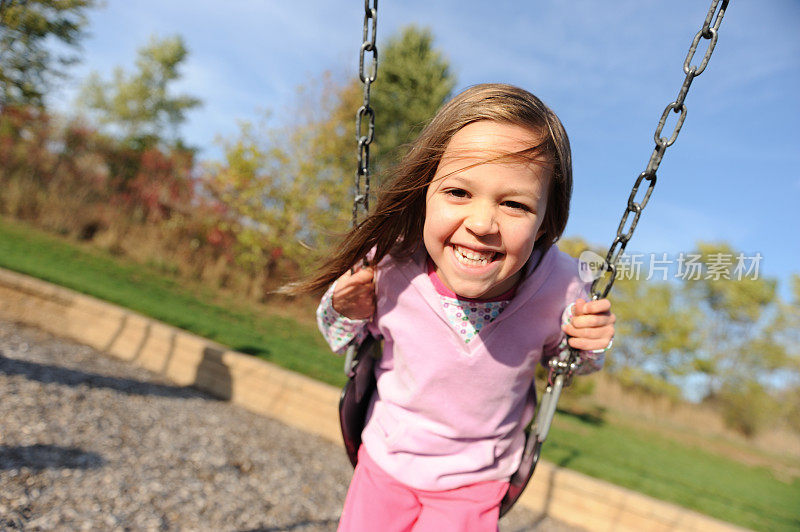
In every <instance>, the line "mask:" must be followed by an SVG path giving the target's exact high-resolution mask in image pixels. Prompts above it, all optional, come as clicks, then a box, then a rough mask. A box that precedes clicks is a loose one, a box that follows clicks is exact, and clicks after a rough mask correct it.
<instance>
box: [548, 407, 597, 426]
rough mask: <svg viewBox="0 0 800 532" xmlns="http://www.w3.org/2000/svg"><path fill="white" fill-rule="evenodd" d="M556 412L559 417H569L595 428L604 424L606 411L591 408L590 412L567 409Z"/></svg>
mask: <svg viewBox="0 0 800 532" xmlns="http://www.w3.org/2000/svg"><path fill="white" fill-rule="evenodd" d="M556 412H558V414H559V415H562V416H567V417H571V418H573V419H577V420H579V421H582V422H584V423H587V424H589V425H594V426H595V427H602V426H603V425H605V424H606V420H605V413H606V409H605V408H604V407H600V406H598V407H594V408H592V410H591V411H588V410H584V409H580V408H575V409H573V408H569V407H565V408H557V409H556Z"/></svg>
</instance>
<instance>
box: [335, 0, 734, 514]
mask: <svg viewBox="0 0 800 532" xmlns="http://www.w3.org/2000/svg"><path fill="white" fill-rule="evenodd" d="M728 1H729V0H722V1H721V2H720V0H712V1H711V6H710V7H709V9H708V13H707V14H706V18H705V21H704V22H703V26H702V27H701V28H700V30H699V31H698V32H697V34H696V35H695V36H694V39H692V43H691V45H690V47H689V52H688V53H687V55H686V59H685V60H684V63H683V71H684V74H685V76H686V77H685V78H684V81H683V84H682V85H681V88H680V90H679V92H678V97H677V98H676V99H675V101H673V102H670V103H669V104H667V106H666V108H665V109H664V112H663V113H662V114H661V118H660V119H659V121H658V125H657V127H656V131H655V134H654V135H653V138H654V140H655V148H654V149H653V153H652V154H651V155H650V159H649V161H648V163H647V166H646V168H645V170H644V171H643V172H642V173H640V174H639V176H638V177H637V178H636V181H635V182H634V184H633V187H632V189H631V192H630V196H629V197H628V201H627V205H626V207H625V211H624V212H623V214H622V219H621V220H620V223H619V226H618V227H617V234H616V236H615V237H614V240H613V241H612V243H611V246H610V247H609V249H608V252H607V253H606V256H605V259H604V264H603V266H602V268H601V270H600V272H599V275H598V277H597V278H596V279H595V280H594V282H593V283H592V286H591V290H590V292H591V296H592V299H602V298H605V297H606V296H607V295H608V293H609V292H610V291H611V287H612V286H613V284H614V281H615V279H616V276H617V260H618V258H619V256H620V255H621V254H622V252H623V251H624V250H625V247H626V246H627V244H628V242H629V241H630V239H631V237H632V236H633V231H634V229H635V228H636V225H637V223H638V222H639V217H640V216H641V214H642V211H643V210H644V207H645V206H646V205H647V202H648V200H649V199H650V195H651V194H652V192H653V188H654V187H655V184H656V171H657V170H658V167H659V165H660V164H661V160H662V159H663V157H664V153H665V152H666V150H667V148H668V147H670V146H672V144H674V143H675V140H676V139H677V137H678V133H680V130H681V127H682V126H683V122H684V120H685V119H686V105H685V104H684V101H685V99H686V95H687V93H688V91H689V87H690V86H691V84H692V81H693V80H694V78H695V77H697V76H699V75H700V74H702V73H703V71H704V70H705V68H706V66H707V65H708V61H709V59H710V57H711V54H712V53H713V51H714V47H715V46H716V44H717V37H718V31H719V27H720V24H721V23H722V17H723V16H724V15H725V9H726V8H727V6H728ZM377 16H378V0H372V2H370V0H364V25H363V42H362V44H361V49H360V52H359V77H360V78H361V82H362V84H363V87H364V102H363V105H362V106H361V107H360V108H359V109H358V112H357V113H356V139H357V140H358V156H357V157H358V169H357V171H356V177H355V184H354V190H355V192H354V199H353V226H354V227H355V226H356V225H357V224H358V213H359V210H363V211H364V212H365V213H366V212H369V186H370V184H369V146H370V143H371V142H372V140H373V137H374V134H375V111H374V110H373V109H372V107H370V105H369V103H370V102H369V97H370V86H371V84H372V83H373V82H374V81H375V78H376V77H377V73H378V49H377V46H376V44H375V34H376V26H377ZM701 38H702V39H706V40H709V43H708V47H707V49H706V52H705V55H704V57H703V60H702V61H701V62H700V65H699V66H696V65H691V62H692V59H693V58H694V55H695V52H696V51H697V47H698V44H699V43H700V39H701ZM367 53H370V54H372V60H371V67H370V69H369V73H367V72H365V55H366V54H367ZM670 111H672V112H674V113H679V116H678V119H677V123H676V125H675V128H674V130H673V131H672V134H671V135H670V136H669V137H664V136H661V134H662V131H663V129H664V126H665V124H666V121H667V117H668V116H669V113H670ZM364 119H367V120H368V126H367V132H366V134H364V133H362V129H363V127H362V125H363V121H364ZM644 181H647V188H646V189H645V191H644V193H643V195H642V198H641V199H640V200H639V201H637V195H638V191H639V187H640V186H641V185H642V183H643V182H644ZM631 214H633V216H632V217H631V216H630V215H631ZM629 218H630V221H629ZM379 358H380V341H379V340H378V339H376V338H374V337H372V336H367V337H366V339H365V340H364V341H363V342H362V343H361V344H360V345H358V346H356V345H353V344H351V345H349V346H348V349H347V354H346V357H345V365H344V372H345V374H346V375H347V377H348V382H347V384H346V385H345V387H344V389H343V390H342V395H341V399H340V401H339V421H340V425H341V429H342V439H343V440H344V445H345V450H346V452H347V455H348V457H349V458H350V462H351V463H352V464H353V466H354V467H355V465H356V463H357V462H358V456H357V455H358V448H359V447H360V445H361V432H362V430H363V429H364V426H365V422H366V415H367V409H368V407H369V403H370V399H371V397H372V394H373V393H374V392H375V388H376V382H375V374H374V372H373V368H374V365H375V361H376V360H377V359H379ZM577 368H578V352H577V351H576V350H575V349H573V348H571V347H568V348H566V349H564V350H563V351H562V352H561V353H560V354H559V355H558V356H556V357H553V358H552V359H551V360H550V362H549V369H548V379H547V387H546V389H545V392H544V394H543V395H542V400H541V403H540V404H539V406H538V408H537V410H536V414H535V416H534V419H533V422H532V423H531V424H530V425H529V426H528V427H526V429H525V436H526V438H525V448H524V451H523V455H522V462H521V463H520V466H519V469H518V470H517V472H516V473H514V475H512V477H511V479H510V485H509V488H508V492H507V493H506V495H505V497H504V498H503V500H502V502H501V504H500V516H501V517H502V516H503V515H505V513H506V512H508V510H510V509H511V507H512V506H513V505H514V503H515V502H516V501H517V499H518V498H519V497H520V495H521V494H522V492H523V490H524V489H525V487H526V486H527V484H528V482H529V481H530V479H531V477H532V476H533V472H534V469H535V468H536V464H537V463H538V461H539V455H540V453H541V448H542V444H543V443H544V441H545V439H546V438H547V434H548V432H549V430H550V425H551V423H552V421H553V417H554V415H555V412H556V406H557V404H558V399H559V397H560V395H561V391H562V389H563V388H564V386H568V385H569V384H570V382H571V380H572V377H573V375H574V373H575V370H576V369H577ZM534 392H535V390H534ZM534 397H535V396H534Z"/></svg>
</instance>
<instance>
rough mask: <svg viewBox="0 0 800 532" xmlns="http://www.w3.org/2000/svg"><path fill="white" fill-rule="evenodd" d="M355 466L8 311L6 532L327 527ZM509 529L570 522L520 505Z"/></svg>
mask: <svg viewBox="0 0 800 532" xmlns="http://www.w3.org/2000/svg"><path fill="white" fill-rule="evenodd" d="M351 473H352V470H351V468H350V465H349V463H348V462H347V459H346V458H345V454H344V451H343V450H342V449H341V448H339V447H338V446H337V445H334V444H331V443H330V442H327V441H325V440H322V439H321V438H319V437H316V436H311V435H309V434H306V433H304V432H301V431H299V430H296V429H294V428H291V427H287V426H286V425H283V424H281V423H279V422H276V421H273V420H270V419H267V418H264V417H261V416H257V415H255V414H252V413H250V412H247V411H245V410H243V409H241V408H238V407H235V406H233V405H231V404H228V403H225V402H222V401H218V400H216V399H214V398H213V397H210V396H209V395H207V394H204V393H201V392H199V391H197V390H194V389H192V388H185V387H179V386H175V385H172V384H170V383H169V382H168V381H167V380H165V379H164V378H162V377H160V376H158V375H155V374H153V373H150V372H148V371H146V370H144V369H141V368H138V367H135V366H133V365H130V364H127V363H125V362H122V361H119V360H116V359H113V358H111V357H107V356H104V355H102V354H100V353H98V352H96V351H94V350H93V349H91V348H89V347H86V346H83V345H79V344H76V343H74V342H70V341H66V340H63V339H59V338H55V337H53V336H51V335H49V334H47V333H44V332H42V331H40V330H37V329H33V328H30V327H25V326H20V325H16V324H12V323H9V322H4V321H0V530H19V529H22V530H64V529H69V530H242V531H244V530H265V531H266V530H269V531H288V530H291V531H330V530H335V529H336V522H337V519H338V516H339V512H340V511H341V505H342V501H343V500H344V496H345V492H346V490H347V484H348V481H349V478H350V475H351ZM501 530H502V531H504V532H511V531H527V530H543V531H550V530H552V531H556V532H562V531H563V532H566V531H574V530H576V529H574V528H572V527H568V526H565V525H563V524H561V523H558V522H555V521H553V520H552V519H549V518H546V517H544V518H543V517H541V516H537V515H534V514H533V513H532V512H529V511H527V510H525V509H523V508H521V507H517V508H514V510H512V511H511V512H510V513H509V515H508V516H506V517H505V518H504V519H503V521H502V523H501ZM443 532H446V531H443Z"/></svg>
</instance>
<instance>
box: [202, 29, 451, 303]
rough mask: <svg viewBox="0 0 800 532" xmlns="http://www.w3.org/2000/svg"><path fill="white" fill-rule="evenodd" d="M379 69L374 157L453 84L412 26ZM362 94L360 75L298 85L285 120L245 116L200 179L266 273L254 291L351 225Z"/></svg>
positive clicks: (245, 253) (315, 255) (249, 260)
mask: <svg viewBox="0 0 800 532" xmlns="http://www.w3.org/2000/svg"><path fill="white" fill-rule="evenodd" d="M379 69H380V70H379V73H378V81H376V83H375V84H374V85H373V93H372V94H373V98H372V105H373V107H374V109H375V113H376V117H377V118H376V137H375V138H376V141H375V144H374V145H373V146H374V147H375V151H374V152H373V156H372V157H371V158H372V160H373V161H375V160H376V159H380V158H381V157H383V156H384V155H383V154H386V153H389V152H391V151H392V149H393V148H395V147H396V144H397V143H398V142H402V141H405V140H407V138H406V136H407V134H408V132H410V131H411V130H412V129H413V127H414V126H415V125H416V124H418V123H420V122H421V121H424V120H426V119H429V118H430V117H432V116H433V114H434V113H435V112H436V110H437V109H438V107H439V106H440V105H441V104H442V102H443V101H444V99H445V97H446V96H447V95H448V94H449V92H450V90H451V89H452V86H453V84H454V81H453V79H452V77H451V75H450V74H449V69H448V68H447V65H446V63H445V62H444V60H443V59H442V57H441V54H440V53H439V52H436V51H435V50H433V49H432V37H431V35H430V33H429V32H425V31H421V30H417V29H414V28H409V29H407V30H405V31H404V33H403V34H402V36H401V37H397V38H393V39H390V42H389V44H388V45H387V46H386V47H385V49H384V48H382V50H381V64H380V67H379ZM426 72H427V73H428V74H425V75H423V73H426ZM434 72H438V73H439V75H438V77H436V76H434V75H433V74H432V73H434ZM409 80H416V81H409ZM381 87H382V88H381ZM437 87H438V88H437ZM362 98H363V95H362V90H361V83H360V80H358V79H357V78H355V79H354V76H347V77H346V78H344V81H343V80H342V78H338V79H337V78H336V77H335V76H333V75H330V74H326V75H323V76H322V77H321V78H319V79H318V80H316V81H314V82H312V83H311V84H310V85H308V86H306V87H303V88H301V89H299V90H298V97H297V102H296V105H295V106H293V107H292V109H291V110H290V112H288V113H287V116H288V118H286V119H284V120H283V123H277V124H276V123H275V119H273V121H272V122H268V123H267V124H265V125H264V126H263V127H260V128H259V126H258V125H255V124H252V123H243V124H242V125H241V127H240V131H239V134H238V136H237V137H236V138H234V139H223V140H222V145H223V148H224V152H225V155H224V160H223V161H221V162H218V163H215V164H212V165H210V166H209V168H208V171H207V172H206V177H205V179H204V181H205V183H206V185H207V188H208V191H209V194H211V195H212V196H213V197H214V198H216V199H218V200H219V201H220V202H221V203H223V204H224V205H226V206H227V207H228V209H230V212H231V217H232V219H233V220H234V222H232V223H235V224H237V228H236V230H235V234H236V235H237V239H238V244H239V246H240V253H239V260H240V262H243V263H244V264H246V265H247V266H248V267H249V268H252V269H253V271H255V272H257V275H258V276H260V279H259V280H258V282H257V283H256V285H257V286H256V287H254V288H253V291H254V293H257V292H258V291H259V288H258V286H262V287H263V286H266V285H269V284H270V283H268V282H267V280H268V279H269V278H270V277H273V276H275V275H277V274H278V273H279V272H278V270H279V265H280V264H287V265H296V266H299V267H301V268H307V267H309V266H311V265H312V264H315V263H317V262H318V261H319V260H320V259H321V257H322V256H323V255H324V254H325V253H326V252H327V249H328V246H329V244H330V243H331V241H332V238H333V237H335V236H337V235H340V234H342V233H343V232H344V231H346V230H347V228H348V227H349V226H350V213H351V205H352V195H353V193H352V187H353V179H354V175H355V172H356V139H355V114H356V110H357V109H358V108H359V106H360V105H361V103H362ZM381 117H382V118H381ZM384 129H385V130H384ZM376 152H377V154H376ZM288 273H291V272H286V271H284V272H283V274H288ZM295 274H296V272H295ZM265 283H266V284H265ZM274 283H275V281H272V284H274Z"/></svg>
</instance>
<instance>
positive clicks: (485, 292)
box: [303, 85, 614, 532]
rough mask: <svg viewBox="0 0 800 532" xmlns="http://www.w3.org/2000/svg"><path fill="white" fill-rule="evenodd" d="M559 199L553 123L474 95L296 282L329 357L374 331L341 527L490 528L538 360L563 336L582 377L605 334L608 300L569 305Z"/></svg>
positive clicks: (520, 103)
mask: <svg viewBox="0 0 800 532" xmlns="http://www.w3.org/2000/svg"><path fill="white" fill-rule="evenodd" d="M571 190H572V168H571V158H570V149H569V141H568V139H567V135H566V132H565V131H564V128H563V126H562V125H561V122H560V121H559V120H558V118H557V117H556V116H555V114H554V113H553V112H552V111H551V110H550V109H549V108H547V107H546V106H545V105H544V104H543V103H542V102H541V101H540V100H539V99H538V98H536V97H535V96H533V95H532V94H530V93H528V92H526V91H524V90H522V89H519V88H516V87H512V86H508V85H478V86H475V87H472V88H470V89H467V90H466V91H464V92H462V93H461V94H459V95H458V96H456V97H455V98H453V99H452V100H451V101H450V102H449V103H447V104H446V105H445V106H444V107H443V108H442V109H441V110H440V111H439V112H438V113H437V114H436V116H435V117H434V118H433V120H432V122H431V123H430V124H429V125H428V126H427V127H426V128H425V130H424V131H423V132H422V134H421V135H420V136H419V138H418V139H417V140H416V141H415V142H414V143H413V144H412V145H411V146H410V149H409V152H408V154H407V155H406V156H405V157H404V159H403V160H402V161H401V162H400V163H399V165H398V166H397V167H396V168H395V169H394V170H393V175H392V178H391V179H390V180H389V182H388V183H387V185H386V186H385V187H384V188H383V189H382V191H381V192H380V193H379V195H378V201H377V208H376V209H375V212H374V213H372V214H370V215H369V216H368V217H367V219H366V220H365V221H364V222H363V223H362V224H360V225H359V226H358V227H357V228H355V229H353V230H352V231H351V232H350V233H349V234H348V235H347V237H346V238H345V239H344V241H343V243H342V245H341V246H340V247H339V248H338V250H337V252H336V254H335V256H334V257H333V258H332V259H331V260H330V261H329V262H328V263H327V264H325V265H324V266H323V267H322V269H321V270H320V273H319V275H318V276H317V277H315V278H314V279H312V280H310V281H308V282H307V283H305V285H304V286H303V288H305V289H306V290H313V289H322V288H324V287H326V286H328V285H330V288H329V289H328V291H327V293H326V294H325V295H324V296H323V298H322V302H321V303H320V306H319V309H318V313H317V314H318V321H319V324H320V328H321V330H322V333H323V334H324V335H325V337H326V339H327V340H328V342H329V343H330V346H331V348H332V349H333V350H334V351H336V352H339V353H341V352H344V351H345V349H346V346H347V344H348V343H349V342H351V341H356V342H358V341H360V340H361V339H362V338H363V337H364V336H365V335H366V334H372V335H374V336H376V337H380V338H382V339H383V356H382V357H381V359H380V360H379V361H378V362H377V363H376V365H375V375H376V378H377V392H376V393H375V395H374V397H373V398H372V403H371V406H370V410H369V413H368V417H367V423H366V427H365V428H364V431H363V434H362V441H363V444H362V447H361V449H360V450H359V455H358V456H359V461H358V465H357V466H356V469H355V473H354V476H353V479H352V482H351V484H350V488H349V491H348V494H347V499H346V501H345V506H344V510H343V512H342V518H341V521H340V523H339V530H340V531H356V532H363V531H370V530H379V531H382V532H387V531H397V532H400V531H408V530H414V531H423V530H435V531H437V532H443V531H469V532H476V531H478V532H479V531H489V530H492V531H496V530H497V520H498V512H499V504H500V501H501V500H502V498H503V496H504V494H505V492H506V490H507V488H508V479H509V477H510V476H511V475H512V474H513V473H514V472H515V471H516V469H517V467H518V466H519V463H520V459H521V454H522V450H523V445H524V432H523V429H524V427H525V426H526V425H527V423H528V422H529V421H530V420H531V418H532V416H533V412H534V407H535V405H534V401H535V395H534V388H533V378H534V373H535V370H536V364H537V363H543V362H544V361H546V360H547V359H549V358H550V357H552V356H554V355H555V354H556V353H557V352H558V349H559V346H561V347H562V348H563V345H564V344H563V342H564V340H565V339H566V338H567V337H569V340H568V342H569V344H570V345H571V346H573V347H575V348H577V349H580V350H583V351H582V355H583V356H582V359H583V362H584V363H583V366H582V370H581V371H582V372H584V373H585V372H589V371H594V370H597V369H599V368H600V367H601V366H602V363H603V355H602V352H603V351H604V350H605V349H606V348H607V347H609V346H610V343H611V338H612V336H613V333H614V326H613V323H614V315H613V314H611V312H610V303H609V302H608V300H599V301H590V302H586V301H585V298H586V286H585V285H584V283H582V282H581V281H580V279H579V277H578V265H577V262H576V261H575V260H574V259H572V258H570V257H569V256H567V255H566V254H564V253H562V252H560V251H558V249H557V248H556V246H555V245H554V244H555V242H556V241H557V240H558V239H559V237H560V236H561V233H562V232H563V230H564V227H565V225H566V223H567V216H568V213H569V200H570V195H571ZM365 259H366V260H367V261H368V265H367V266H365V267H361V264H362V262H363V261H364V260H365ZM354 265H355V267H356V268H357V271H356V272H355V273H350V270H351V268H352V267H353V266H354ZM331 283H332V284H331ZM562 320H563V323H562Z"/></svg>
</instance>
